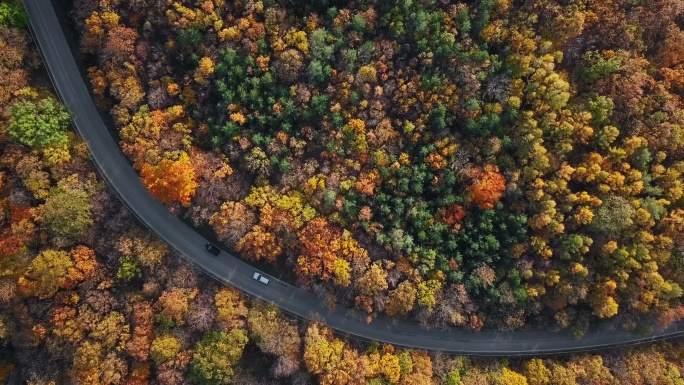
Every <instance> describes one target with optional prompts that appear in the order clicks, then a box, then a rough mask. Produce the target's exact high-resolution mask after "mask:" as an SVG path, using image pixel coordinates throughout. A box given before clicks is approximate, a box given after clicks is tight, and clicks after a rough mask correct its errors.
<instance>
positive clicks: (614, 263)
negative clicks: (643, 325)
mask: <svg viewBox="0 0 684 385" xmlns="http://www.w3.org/2000/svg"><path fill="white" fill-rule="evenodd" d="M682 11H683V8H682V7H681V5H680V4H679V3H678V2H677V1H674V0H657V1H656V2H641V1H636V2H620V1H617V0H609V1H569V2H567V1H563V2H561V1H554V0H543V1H514V2H513V1H508V0H482V1H474V2H472V1H471V2H448V1H434V0H402V1H395V2H388V1H352V2H340V1H332V0H330V1H319V2H302V1H294V0H291V1H276V0H264V1H253V0H251V1H241V2H226V1H223V0H207V1H202V2H199V1H196V2H193V1H190V2H170V3H166V2H158V1H152V2H137V1H135V2H118V1H108V2H94V1H88V0H79V1H76V2H75V8H74V12H73V13H74V16H75V19H76V20H77V21H78V22H79V23H80V26H81V27H82V36H81V47H82V50H83V52H84V53H86V54H87V58H88V59H89V60H91V63H92V66H91V67H90V68H89V70H88V73H89V75H90V79H91V81H92V85H93V88H94V91H95V94H96V95H97V97H98V101H99V103H100V105H101V106H102V107H103V108H105V109H108V110H110V111H111V113H112V116H113V118H114V120H115V122H116V124H117V126H118V127H119V133H120V137H121V146H122V148H123V150H124V152H125V153H126V154H127V155H128V156H130V158H131V159H132V161H133V162H134V164H135V166H136V167H137V168H138V169H139V170H140V172H141V175H142V179H143V182H144V183H145V184H146V185H147V186H148V188H149V189H150V191H151V192H152V193H153V194H154V195H155V196H157V197H158V198H159V199H160V200H161V201H162V202H165V203H167V204H169V205H170V206H172V207H177V208H179V209H182V210H183V211H182V212H183V215H186V216H187V217H188V218H189V219H190V220H191V221H192V222H193V223H195V224H196V225H198V226H203V225H207V224H208V225H210V226H211V227H212V228H213V229H214V231H215V234H216V236H217V237H218V238H219V239H220V240H222V241H224V242H225V244H226V245H227V246H228V247H231V248H233V249H234V250H236V251H238V252H239V253H240V254H241V255H242V256H243V257H244V258H245V259H247V260H252V261H261V260H263V261H266V262H268V263H270V264H272V265H274V266H275V267H277V268H278V269H279V270H281V271H286V272H288V273H287V274H286V278H287V277H290V278H292V279H293V280H296V281H297V283H298V284H299V285H301V286H304V287H307V288H310V289H311V290H314V291H316V292H318V293H324V296H326V297H328V298H335V301H336V302H338V303H339V304H342V305H343V306H348V307H355V308H357V309H359V310H361V311H363V312H365V313H367V314H368V316H369V317H373V316H374V315H376V314H379V313H382V312H385V313H387V314H390V315H392V316H397V317H411V318H415V319H417V320H419V321H420V322H421V323H423V324H424V325H430V326H435V325H437V326H447V325H459V326H465V327H468V328H471V329H474V330H477V329H479V328H481V327H482V326H483V325H485V324H489V325H491V326H495V327H499V328H504V329H516V328H520V327H524V326H525V325H526V324H528V323H534V324H536V325H555V326H558V327H561V328H567V327H573V328H576V329H577V330H578V333H581V330H582V328H583V327H584V326H583V325H586V324H587V322H588V321H589V320H591V319H592V318H595V317H598V318H610V317H614V316H616V315H621V316H624V317H625V320H626V321H627V323H628V324H632V325H636V323H638V322H641V321H638V320H642V319H643V317H642V316H643V315H645V314H648V315H653V316H655V317H654V318H652V319H654V320H657V321H658V323H659V324H660V325H666V324H669V323H671V322H673V321H674V320H676V319H679V318H681V316H682V315H684V308H682V307H681V303H680V297H681V296H682V293H683V291H682V288H681V286H682V283H683V282H682V281H683V278H684V277H683V276H682V275H681V273H680V272H679V269H678V266H679V265H681V262H680V261H681V260H682V257H681V256H682V255H684V243H683V242H682V236H681V230H682V224H681V223H682V221H683V220H684V210H683V208H682V205H683V202H684V201H683V200H682V197H683V196H684V185H683V183H682V182H683V180H682V172H684V158H683V155H682V154H684V152H683V151H682V147H683V146H684V136H683V131H682V123H684V115H683V114H682V113H681V107H682V105H681V103H682V99H681V97H682V95H684V94H683V92H684V83H682V82H681V79H680V78H681V75H682V71H683V70H684V69H683V68H684V67H682V63H683V60H682V59H684V56H683V55H684V49H682V44H683V43H684V41H682V37H684V32H682V29H681V28H680V26H681V20H680V19H681V17H682ZM169 186H173V187H174V188H172V189H169V188H168V187H169ZM678 264H679V265H678Z"/></svg>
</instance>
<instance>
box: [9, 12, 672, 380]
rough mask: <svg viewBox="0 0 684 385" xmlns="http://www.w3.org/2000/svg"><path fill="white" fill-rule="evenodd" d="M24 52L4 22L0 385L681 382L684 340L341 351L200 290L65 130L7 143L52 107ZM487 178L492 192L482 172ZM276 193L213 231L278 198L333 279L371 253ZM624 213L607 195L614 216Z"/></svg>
mask: <svg viewBox="0 0 684 385" xmlns="http://www.w3.org/2000/svg"><path fill="white" fill-rule="evenodd" d="M149 3H151V2H149ZM324 3H325V2H321V4H324ZM2 4H6V3H1V4H0V5H2ZM131 4H134V3H131ZM135 4H137V3H135ZM0 9H1V8H0ZM29 42H30V38H29V36H28V33H27V32H26V31H22V30H17V29H14V28H7V27H5V26H0V48H1V49H0V74H2V76H0V155H1V156H0V383H9V384H15V383H22V384H30V385H48V384H51V385H55V384H57V385H61V384H122V385H124V384H125V385H138V384H160V385H180V384H187V383H227V382H228V381H230V383H233V384H242V385H248V384H250V385H251V384H259V385H275V384H298V385H305V384H319V383H320V384H335V385H347V384H352V385H355V384H358V385H365V384H373V385H378V384H398V385H423V384H424V385H427V384H445V385H471V384H507V385H509V384H530V385H545V384H568V385H573V384H592V385H593V384H616V385H617V384H682V383H683V380H682V376H681V371H682V370H684V366H683V364H682V362H683V360H682V354H684V346H682V344H681V343H674V344H658V345H653V346H650V347H643V348H639V349H629V350H626V351H623V352H615V351H613V352H607V353H603V354H602V355H596V354H581V355H574V356H568V357H564V358H548V357H546V358H544V359H539V358H535V359H524V360H523V359H478V358H468V357H447V356H445V355H443V354H428V353H426V352H422V351H409V350H403V349H398V348H394V347H392V346H388V345H383V346H379V345H377V344H368V345H362V344H360V343H358V342H353V341H346V340H343V339H341V338H339V337H337V336H335V335H333V334H332V332H331V331H330V330H328V329H326V328H325V327H323V326H322V325H319V324H317V323H311V324H304V323H302V322H298V321H296V320H291V319H286V318H284V317H283V316H282V315H281V314H279V312H278V311H277V309H275V308H274V307H273V306H268V305H264V304H260V303H255V302H253V301H250V300H248V299H246V298H245V297H244V296H243V295H242V294H240V292H238V291H236V290H234V289H231V288H227V287H223V286H221V285H219V284H217V283H215V282H213V281H212V280H208V279H205V278H202V276H201V275H200V274H199V273H198V272H196V271H195V270H193V268H192V267H191V266H189V265H188V264H187V263H185V262H184V261H183V260H182V259H180V258H178V257H177V256H174V255H173V254H171V253H169V252H168V250H167V249H166V247H165V245H164V244H163V243H162V242H161V241H159V240H158V239H155V238H154V237H152V236H150V235H149V234H148V233H147V232H146V231H145V230H143V229H141V228H140V227H139V225H138V224H136V222H135V220H134V218H133V217H132V216H131V215H130V214H129V213H128V211H127V210H126V209H125V208H124V207H122V205H121V203H119V201H118V200H117V199H116V197H115V196H114V195H113V194H112V193H111V192H110V191H109V190H108V189H106V188H105V186H104V185H103V184H102V183H101V182H100V181H99V179H98V177H97V176H96V174H95V172H94V168H93V166H92V164H91V163H90V162H89V156H88V152H87V148H86V147H85V145H84V144H83V143H82V142H80V141H79V140H78V139H77V138H76V137H75V136H74V135H73V134H72V133H69V134H67V139H68V141H67V143H66V145H64V146H63V147H59V148H53V147H50V146H48V147H34V146H28V145H25V144H22V142H21V139H20V137H18V136H14V135H9V134H8V132H7V127H8V125H9V124H10V119H11V112H10V111H11V109H12V106H14V105H17V104H22V103H27V102H31V103H37V104H39V103H40V102H41V100H46V99H47V100H50V102H49V103H55V99H54V96H52V95H51V94H50V92H49V91H48V90H45V89H43V88H39V87H38V84H48V83H49V82H48V81H47V78H46V77H45V74H44V72H41V71H34V72H31V75H32V76H31V77H30V79H31V81H30V82H29V76H28V74H29V71H32V70H36V69H39V67H40V62H39V61H38V60H37V59H38V56H37V53H36V51H35V49H34V48H33V47H32V46H31V45H30V44H29ZM59 108H61V106H60V107H59ZM193 156H195V157H198V158H201V159H205V162H207V163H206V164H213V166H212V167H207V168H201V167H200V168H197V169H196V171H197V173H198V175H200V174H201V173H203V172H217V173H218V174H217V175H220V173H224V174H225V175H226V176H228V175H230V173H231V169H230V168H229V167H227V166H226V164H225V163H222V162H216V163H211V162H212V161H211V159H212V158H211V157H209V156H207V155H198V154H196V155H193ZM198 158H194V159H198ZM165 159H166V158H165ZM179 159H180V158H179ZM481 172H484V173H485V174H487V173H489V176H488V177H486V179H487V180H488V181H490V182H492V183H495V184H496V183H498V182H497V179H498V178H497V177H494V176H493V175H494V174H492V171H491V169H490V171H487V169H486V168H483V170H482V171H481ZM217 177H218V176H217ZM488 183H489V182H488ZM492 191H497V189H492ZM272 194H274V192H273V191H271V190H266V191H261V192H260V193H258V194H256V195H255V196H254V197H253V200H250V201H249V202H246V203H241V202H239V201H231V202H230V203H226V204H223V205H221V207H220V215H218V216H217V217H215V218H214V217H212V218H213V219H214V220H213V222H215V223H217V224H219V223H223V224H222V225H221V227H220V229H222V230H221V233H219V235H221V236H223V237H225V239H226V240H229V241H230V240H232V241H233V242H236V241H238V240H239V239H240V238H241V237H236V236H235V234H238V233H240V232H242V231H243V229H244V223H240V222H237V223H236V221H233V220H230V218H232V217H234V216H236V217H239V218H243V220H246V221H247V222H249V221H252V220H255V218H256V214H255V213H254V212H252V207H253V205H255V204H257V203H256V202H257V199H276V201H274V202H276V203H277V202H279V205H280V206H277V207H286V208H287V209H288V210H292V212H293V214H292V215H293V217H292V218H293V220H296V221H302V224H301V225H296V226H300V227H301V231H300V232H298V234H297V237H301V238H302V242H304V243H305V244H306V247H307V248H311V250H312V251H314V250H315V251H321V250H322V251H325V252H326V253H327V254H326V255H325V258H330V259H332V260H333V262H332V263H333V267H334V266H335V265H344V263H342V262H335V261H336V260H338V259H339V258H340V257H339V255H347V254H346V253H357V258H363V253H364V252H365V250H363V249H361V248H360V247H359V246H358V245H357V244H356V243H355V241H354V240H353V237H352V234H351V233H350V232H349V231H347V232H345V231H344V230H343V229H342V228H340V227H335V226H334V225H333V224H332V223H331V222H330V221H326V220H324V218H321V217H316V216H315V211H312V210H313V208H312V207H311V206H307V205H305V204H304V205H303V206H301V207H300V206H298V205H299V204H300V203H301V201H299V200H296V199H292V198H291V197H288V196H282V195H280V196H276V197H275V198H273V196H272ZM489 196H491V197H496V193H492V194H490V195H489ZM288 199H289V200H288ZM491 201H492V199H490V198H486V199H482V200H480V201H479V202H482V204H486V202H491ZM250 202H251V203H250ZM623 203H624V202H621V201H620V200H619V199H617V200H615V201H613V202H611V206H610V207H615V208H618V207H620V206H621V205H622V204H623ZM283 205H285V206H283ZM262 206H263V204H262ZM494 206H495V209H494V210H499V211H501V210H502V208H501V207H498V208H496V204H495V205H494ZM274 207H276V206H274ZM193 209H194V207H193ZM191 210H192V209H191ZM266 210H267V209H266ZM281 210H282V208H281ZM482 210H484V211H483V212H482V213H481V214H480V215H481V216H482V219H480V223H484V222H485V221H487V220H489V221H494V219H492V218H491V215H492V214H491V213H494V212H498V211H492V210H487V209H482ZM261 211H264V208H263V207H262V209H261ZM627 212H629V209H627ZM488 213H489V214H488ZM249 215H252V216H253V218H252V219H250V218H249ZM312 215H313V217H312ZM467 215H468V214H466V213H465V208H463V207H462V208H461V209H458V208H452V209H450V210H449V211H445V218H450V219H446V220H447V221H455V222H454V223H456V222H459V221H461V220H466V218H467ZM470 215H472V214H470ZM487 215H489V217H487ZM487 218H489V219H487ZM222 221H225V222H222ZM72 222H73V223H72ZM496 223H502V222H501V221H498V222H496ZM606 223H608V222H606ZM249 228H251V226H250V227H247V230H249ZM268 229H271V227H269V228H267V230H268ZM253 233H254V236H255V237H256V236H257V235H258V232H255V231H253ZM243 234H244V233H243ZM273 236H274V237H275V236H278V237H281V236H282V235H281V234H280V233H273ZM318 236H321V237H332V238H331V239H330V242H331V243H330V244H331V245H333V247H332V248H331V249H330V250H328V249H327V248H321V246H320V241H317V240H316V237H318ZM255 239H259V238H255ZM264 239H265V238H264ZM323 239H324V240H325V241H326V242H327V241H328V238H323ZM569 242H570V241H569ZM245 243H246V242H245ZM276 246H277V245H276ZM245 247H249V249H254V250H255V252H261V251H258V250H262V249H261V248H257V247H254V246H253V245H250V246H247V245H246V246H245ZM680 260H681V258H680ZM341 261H345V259H344V258H342V259H341ZM677 263H682V262H681V261H680V262H677ZM318 266H322V267H325V266H326V265H325V263H323V264H321V263H318ZM386 267H387V262H384V261H380V260H376V261H374V262H372V263H371V264H370V266H369V267H368V270H367V272H365V273H364V274H363V276H362V277H361V278H359V280H358V281H357V282H358V286H359V288H358V290H360V291H361V293H362V295H364V296H366V297H369V298H376V297H375V295H376V293H378V292H382V291H384V290H387V289H388V287H389V286H390V285H392V286H394V283H393V281H392V279H391V277H392V272H391V271H390V272H389V273H388V271H387V269H386ZM344 271H345V269H342V270H341V271H338V270H336V269H335V268H333V269H332V271H328V272H327V274H332V278H331V279H333V280H334V279H335V278H337V279H341V280H342V281H344V280H345V277H346V276H345V275H344V274H343V273H344ZM323 272H326V270H322V271H321V274H323ZM488 274H490V273H488ZM347 279H348V278H347ZM421 282H422V281H421ZM434 284H435V283H434V282H432V283H429V284H425V285H418V286H417V287H416V286H415V285H414V284H412V283H411V282H410V281H407V280H404V281H402V282H401V283H399V284H398V285H397V287H396V289H395V290H393V292H392V298H401V297H412V296H413V297H414V299H413V300H412V301H403V300H402V301H399V300H396V301H394V302H391V303H392V304H393V305H392V306H393V307H390V306H388V312H389V311H390V309H394V310H395V311H403V312H404V313H405V312H408V311H410V310H411V308H410V307H409V306H407V305H406V304H407V303H409V302H410V303H411V307H412V306H413V305H412V302H413V301H415V297H416V295H417V293H418V292H419V291H420V292H421V293H426V292H428V293H429V292H430V290H432V289H431V288H432V287H433V285H434ZM355 285H356V283H355ZM458 293H459V292H452V293H451V294H458ZM420 298H427V297H425V296H424V295H423V294H421V296H420ZM422 301H425V299H423V300H422ZM402 306H403V307H402ZM421 306H422V305H421ZM435 306H440V305H439V304H437V305H435Z"/></svg>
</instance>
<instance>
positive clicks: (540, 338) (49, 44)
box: [24, 0, 684, 356]
mask: <svg viewBox="0 0 684 385" xmlns="http://www.w3.org/2000/svg"><path fill="white" fill-rule="evenodd" d="M24 6H25V8H26V11H27V13H28V15H29V18H30V25H31V32H32V34H33V36H34V39H35V41H36V43H37V44H38V48H39V50H40V52H41V55H42V56H43V60H44V62H45V65H46V67H47V69H48V73H49V74H50V77H51V78H52V81H53V84H54V86H55V89H56V90H57V93H58V94H59V97H60V98H61V100H62V102H63V103H64V104H65V105H66V106H67V108H68V110H69V112H70V113H71V114H72V115H73V116H74V126H75V128H76V130H77V132H78V134H79V135H80V136H81V138H83V140H84V141H85V142H86V144H87V145H88V148H89V149H90V152H91V153H92V158H93V161H94V162H95V165H96V167H97V168H98V169H99V171H100V173H101V175H102V177H103V178H104V179H105V181H107V183H108V184H109V186H110V187H111V188H112V190H114V192H115V193H116V195H117V196H118V197H119V198H120V199H121V201H122V202H123V203H124V204H126V206H128V208H130V210H131V211H132V212H133V213H134V214H135V215H136V216H137V217H138V219H139V220H140V221H141V222H142V223H143V224H144V225H145V226H147V227H148V228H149V229H150V230H152V231H153V232H155V233H156V234H157V235H158V236H159V237H160V238H162V239H163V240H164V241H165V242H166V243H167V244H168V245H169V246H170V247H171V248H172V249H173V250H175V251H176V252H177V253H178V254H180V255H181V256H182V257H184V258H185V259H187V260H188V261H190V262H192V263H193V264H195V265H196V266H197V267H199V268H200V269H202V270H203V271H204V272H205V273H207V274H208V275H210V276H212V277H213V278H215V279H216V280H218V281H220V282H222V283H224V284H228V285H231V286H234V287H236V288H238V289H240V290H241V291H243V292H245V293H246V294H248V295H249V296H251V297H254V298H257V299H260V300H262V301H265V302H269V303H273V304H275V305H277V306H278V307H279V308H280V309H282V310H283V311H284V312H286V313H289V314H290V315H294V316H296V317H299V318H302V319H311V318H315V319H316V320H319V321H321V322H323V323H324V324H325V325H327V326H328V327H330V328H332V329H334V330H336V331H337V332H338V333H341V334H344V335H347V336H349V337H352V338H356V339H360V340H365V341H378V342H380V343H390V344H393V345H397V346H403V347H409V348H415V349H426V350H433V351H443V352H449V353H458V354H469V355H499V356H514V355H541V354H555V353H568V352H578V351H587V350H598V349H607V348H611V347H617V346H624V345H632V344H638V343H645V342H650V341H654V340H658V339H666V338H674V337H677V336H680V335H682V334H684V324H682V323H678V324H676V325H673V326H671V327H670V328H668V329H666V330H662V331H657V332H655V333H653V334H634V333H631V332H628V331H625V330H623V329H622V328H621V327H620V326H619V325H617V324H616V322H600V323H598V324H597V325H594V326H592V327H591V328H590V330H589V331H588V332H587V333H586V334H585V336H584V338H581V339H575V338H573V337H572V335H571V334H570V333H568V332H552V331H536V330H528V331H513V332H499V331H496V330H482V331H480V332H478V333H471V332H468V331H465V330H461V329H456V328H451V329H445V330H425V329H422V328H420V327H418V326H416V325H415V324H413V323H410V322H407V321H399V320H392V319H387V318H383V317H380V318H377V319H375V320H373V321H372V322H371V323H370V324H367V323H366V322H365V318H364V316H363V315H360V314H358V313H355V312H354V311H352V310H349V309H336V310H335V311H328V310H327V308H326V306H325V304H324V301H323V300H321V299H320V298H318V297H316V296H314V295H312V294H310V293H308V292H305V291H303V290H300V289H298V288H296V287H294V286H292V285H289V284H287V283H285V282H282V281H279V280H277V279H275V278H273V277H269V278H270V283H269V284H268V285H264V284H262V283H260V282H258V281H257V280H255V279H253V278H252V276H253V274H254V272H255V268H253V267H251V266H249V265H248V264H246V263H245V262H243V261H241V260H240V259H238V258H236V257H234V256H232V255H230V254H228V253H226V252H225V251H224V252H221V254H220V255H219V256H218V257H217V256H214V255H212V254H210V253H208V252H207V251H206V250H205V249H204V245H205V244H206V243H207V242H208V240H207V239H205V238H203V237H202V236H200V235H199V234H198V233H197V232H196V231H195V230H194V229H192V228H191V227H189V226H188V225H186V224H185V223H184V222H182V221H181V220H180V219H178V218H177V217H175V216H174V215H171V213H170V212H169V210H168V209H167V208H166V207H165V206H164V205H162V204H161V203H159V202H158V201H157V200H155V199H154V198H153V197H152V196H151V195H150V194H149V193H148V191H147V190H146V189H145V187H144V186H143V185H142V183H141V182H140V179H139V177H138V175H137V174H136V173H135V171H134V170H133V168H132V167H131V166H130V165H129V163H128V161H127V160H126V159H125V158H124V155H123V154H122V153H121V151H120V150H119V146H118V145H117V143H116V142H115V141H114V139H113V138H112V136H111V135H110V133H109V131H108V130H107V127H106V125H105V123H104V121H103V120H102V117H101V116H100V114H99V113H98V111H97V108H96V106H95V103H94V101H93V99H92V97H91V95H90V93H89V91H88V87H87V86H86V82H85V80H84V79H83V77H82V75H81V73H80V72H79V70H78V66H77V63H76V61H75V60H76V59H75V58H74V56H73V55H72V52H71V51H70V48H69V45H68V43H67V39H66V37H65V34H64V32H63V31H62V27H61V25H60V23H59V20H58V17H57V15H56V12H55V9H54V8H53V5H52V3H51V2H50V1H49V0H24Z"/></svg>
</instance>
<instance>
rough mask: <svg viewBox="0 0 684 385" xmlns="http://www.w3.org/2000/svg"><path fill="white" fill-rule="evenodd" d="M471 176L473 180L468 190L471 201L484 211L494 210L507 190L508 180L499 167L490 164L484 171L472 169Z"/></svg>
mask: <svg viewBox="0 0 684 385" xmlns="http://www.w3.org/2000/svg"><path fill="white" fill-rule="evenodd" d="M470 176H471V178H472V179H473V184H471V185H470V186H468V189H467V191H468V196H469V197H470V200H471V201H472V202H473V203H475V204H476V205H477V207H479V208H481V209H483V210H488V209H492V208H494V204H495V203H496V202H498V201H499V199H501V196H502V195H503V192H504V189H505V188H506V179H505V178H504V177H503V175H501V174H500V173H499V169H498V167H496V166H494V165H491V164H488V165H485V166H484V168H483V169H471V170H470Z"/></svg>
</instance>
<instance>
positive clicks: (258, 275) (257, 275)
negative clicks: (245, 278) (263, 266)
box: [252, 271, 271, 285]
mask: <svg viewBox="0 0 684 385" xmlns="http://www.w3.org/2000/svg"><path fill="white" fill-rule="evenodd" d="M252 278H254V279H256V280H257V281H259V282H261V283H263V284H264V285H268V283H269V282H271V280H270V279H268V278H266V277H264V276H263V275H261V273H259V272H258V271H255V272H254V275H253V276H252Z"/></svg>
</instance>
